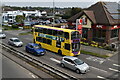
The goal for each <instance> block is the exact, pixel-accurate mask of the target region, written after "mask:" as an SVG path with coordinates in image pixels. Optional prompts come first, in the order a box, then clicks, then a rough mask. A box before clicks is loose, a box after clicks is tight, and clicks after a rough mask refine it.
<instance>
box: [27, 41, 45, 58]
mask: <svg viewBox="0 0 120 80" xmlns="http://www.w3.org/2000/svg"><path fill="white" fill-rule="evenodd" d="M25 50H26V52H29V53H31V54H33V55H38V56H39V55H41V56H42V55H44V54H45V53H46V51H45V49H43V48H41V47H40V46H39V44H35V43H28V44H27V45H26V46H25Z"/></svg>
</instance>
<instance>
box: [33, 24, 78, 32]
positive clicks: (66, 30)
mask: <svg viewBox="0 0 120 80" xmlns="http://www.w3.org/2000/svg"><path fill="white" fill-rule="evenodd" d="M33 27H42V28H48V29H53V30H61V31H65V32H72V31H77V30H71V29H64V28H57V27H50V26H45V25H34V26H33Z"/></svg>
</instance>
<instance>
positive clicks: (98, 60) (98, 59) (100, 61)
mask: <svg viewBox="0 0 120 80" xmlns="http://www.w3.org/2000/svg"><path fill="white" fill-rule="evenodd" d="M86 59H87V60H90V61H95V62H99V64H102V63H103V62H104V61H106V60H105V59H102V58H98V57H93V56H90V57H87V58H86Z"/></svg>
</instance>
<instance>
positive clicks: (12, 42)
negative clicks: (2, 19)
mask: <svg viewBox="0 0 120 80" xmlns="http://www.w3.org/2000/svg"><path fill="white" fill-rule="evenodd" d="M8 44H10V45H12V46H16V47H21V46H23V42H22V41H20V40H19V39H18V38H10V39H9V41H8Z"/></svg>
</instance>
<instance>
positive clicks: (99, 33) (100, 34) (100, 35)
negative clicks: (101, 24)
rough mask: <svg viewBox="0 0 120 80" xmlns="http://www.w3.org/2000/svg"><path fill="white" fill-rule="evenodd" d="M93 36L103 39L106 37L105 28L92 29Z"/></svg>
mask: <svg viewBox="0 0 120 80" xmlns="http://www.w3.org/2000/svg"><path fill="white" fill-rule="evenodd" d="M93 37H96V38H103V39H104V38H105V37H106V30H102V29H98V30H93Z"/></svg>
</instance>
